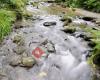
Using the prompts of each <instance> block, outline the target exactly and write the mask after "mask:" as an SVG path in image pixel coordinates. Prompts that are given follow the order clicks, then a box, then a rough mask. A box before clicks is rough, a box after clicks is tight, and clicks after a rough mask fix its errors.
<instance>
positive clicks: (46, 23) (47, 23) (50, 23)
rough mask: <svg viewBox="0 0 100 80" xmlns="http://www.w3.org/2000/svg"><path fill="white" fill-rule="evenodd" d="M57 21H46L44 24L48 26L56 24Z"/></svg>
mask: <svg viewBox="0 0 100 80" xmlns="http://www.w3.org/2000/svg"><path fill="white" fill-rule="evenodd" d="M56 24H57V23H56V22H44V23H43V25H44V26H46V27H48V26H55V25H56Z"/></svg>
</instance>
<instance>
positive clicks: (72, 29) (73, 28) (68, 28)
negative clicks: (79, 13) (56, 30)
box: [63, 26, 76, 33]
mask: <svg viewBox="0 0 100 80" xmlns="http://www.w3.org/2000/svg"><path fill="white" fill-rule="evenodd" d="M63 31H64V32H66V33H74V32H75V31H76V28H75V27H68V26H64V29H63Z"/></svg>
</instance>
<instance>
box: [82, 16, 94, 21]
mask: <svg viewBox="0 0 100 80" xmlns="http://www.w3.org/2000/svg"><path fill="white" fill-rule="evenodd" d="M82 19H83V20H85V21H93V20H94V18H93V17H87V16H84V17H82Z"/></svg>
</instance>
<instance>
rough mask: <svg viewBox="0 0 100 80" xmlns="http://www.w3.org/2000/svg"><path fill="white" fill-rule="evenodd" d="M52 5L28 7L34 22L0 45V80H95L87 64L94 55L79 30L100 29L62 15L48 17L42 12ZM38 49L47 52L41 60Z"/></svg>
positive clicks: (21, 28) (90, 23) (89, 23)
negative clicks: (36, 51) (37, 57)
mask: <svg viewBox="0 0 100 80" xmlns="http://www.w3.org/2000/svg"><path fill="white" fill-rule="evenodd" d="M32 2H34V0H33V1H32ZM32 2H31V3H32ZM51 5H52V3H46V2H38V6H34V7H33V6H32V4H29V5H27V10H28V11H31V12H33V17H31V20H30V19H29V20H27V21H26V22H27V24H28V25H25V26H24V27H20V28H17V29H14V30H13V32H12V33H11V34H10V35H9V36H7V37H6V38H5V39H4V41H3V42H2V44H1V45H0V80H91V79H92V75H93V74H92V69H91V67H90V66H89V64H88V63H87V58H88V57H89V56H90V55H91V54H90V51H91V47H90V46H89V42H88V40H89V39H90V36H89V37H88V36H87V34H86V33H85V32H84V31H82V29H80V28H79V27H78V26H79V25H80V24H81V25H88V26H90V27H92V28H94V29H98V27H97V28H95V27H94V26H95V25H96V24H95V23H93V22H91V21H86V20H84V19H82V18H77V17H74V18H72V17H67V19H64V18H63V15H54V14H49V13H48V11H47V10H45V9H43V8H42V7H44V6H45V8H48V7H50V6H51ZM68 25H70V26H72V25H75V26H77V27H76V28H72V27H70V28H69V27H68ZM88 35H89V34H88ZM36 47H39V48H41V49H42V50H43V51H44V52H45V54H43V55H42V57H40V58H39V59H36V58H35V57H34V56H33V55H32V51H33V50H34V49H35V48H36Z"/></svg>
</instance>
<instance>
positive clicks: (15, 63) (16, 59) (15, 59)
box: [9, 56, 21, 66]
mask: <svg viewBox="0 0 100 80" xmlns="http://www.w3.org/2000/svg"><path fill="white" fill-rule="evenodd" d="M20 63H21V57H20V56H12V57H11V58H10V61H9V64H10V65H11V66H18V65H19V64H20Z"/></svg>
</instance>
